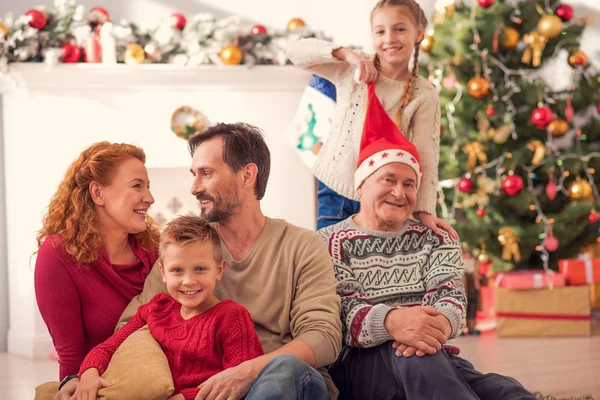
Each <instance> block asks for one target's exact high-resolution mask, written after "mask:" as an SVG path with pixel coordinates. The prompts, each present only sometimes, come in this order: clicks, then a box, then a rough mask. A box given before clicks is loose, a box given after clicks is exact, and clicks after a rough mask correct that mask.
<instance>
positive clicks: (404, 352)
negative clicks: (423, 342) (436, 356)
mask: <svg viewBox="0 0 600 400" xmlns="http://www.w3.org/2000/svg"><path fill="white" fill-rule="evenodd" d="M392 347H393V348H394V349H396V357H406V358H409V357H412V356H413V355H415V354H416V355H417V357H423V356H424V355H425V353H424V352H422V351H421V350H417V349H416V348H414V347H412V346H407V345H405V344H402V343H399V342H397V341H395V340H394V343H393V344H392Z"/></svg>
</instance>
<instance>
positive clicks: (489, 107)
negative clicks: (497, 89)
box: [485, 105, 496, 117]
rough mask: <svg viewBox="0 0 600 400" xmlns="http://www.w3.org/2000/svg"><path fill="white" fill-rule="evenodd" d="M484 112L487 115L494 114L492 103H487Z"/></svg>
mask: <svg viewBox="0 0 600 400" xmlns="http://www.w3.org/2000/svg"><path fill="white" fill-rule="evenodd" d="M485 114H486V115H487V116H488V117H493V116H494V115H496V109H495V108H494V107H493V106H492V105H489V106H488V108H486V109H485Z"/></svg>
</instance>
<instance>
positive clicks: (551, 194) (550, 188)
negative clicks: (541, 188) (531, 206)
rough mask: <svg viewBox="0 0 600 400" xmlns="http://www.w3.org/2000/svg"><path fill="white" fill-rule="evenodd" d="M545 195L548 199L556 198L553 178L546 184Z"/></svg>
mask: <svg viewBox="0 0 600 400" xmlns="http://www.w3.org/2000/svg"><path fill="white" fill-rule="evenodd" d="M546 196H548V198H549V199H550V200H554V199H555V198H556V183H554V180H550V181H549V182H548V184H547V185H546Z"/></svg>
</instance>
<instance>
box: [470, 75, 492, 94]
mask: <svg viewBox="0 0 600 400" xmlns="http://www.w3.org/2000/svg"><path fill="white" fill-rule="evenodd" d="M467 89H468V91H469V94H470V95H471V96H472V97H475V98H476V99H483V98H485V97H486V96H487V95H488V94H489V93H490V83H489V82H488V81H487V79H485V78H482V77H480V76H476V77H475V78H471V80H469V82H467Z"/></svg>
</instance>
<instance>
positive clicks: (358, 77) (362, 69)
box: [333, 47, 377, 84]
mask: <svg viewBox="0 0 600 400" xmlns="http://www.w3.org/2000/svg"><path fill="white" fill-rule="evenodd" d="M333 56H334V57H335V58H337V59H339V60H343V61H346V62H347V63H348V64H350V65H352V66H353V67H354V68H356V73H355V75H354V80H355V82H356V83H364V84H367V83H371V82H373V81H374V80H375V78H377V68H375V65H374V64H373V60H370V59H368V58H367V57H364V56H361V55H360V54H358V53H356V52H354V51H352V50H350V49H346V48H344V47H341V48H339V49H336V50H334V51H333Z"/></svg>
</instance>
